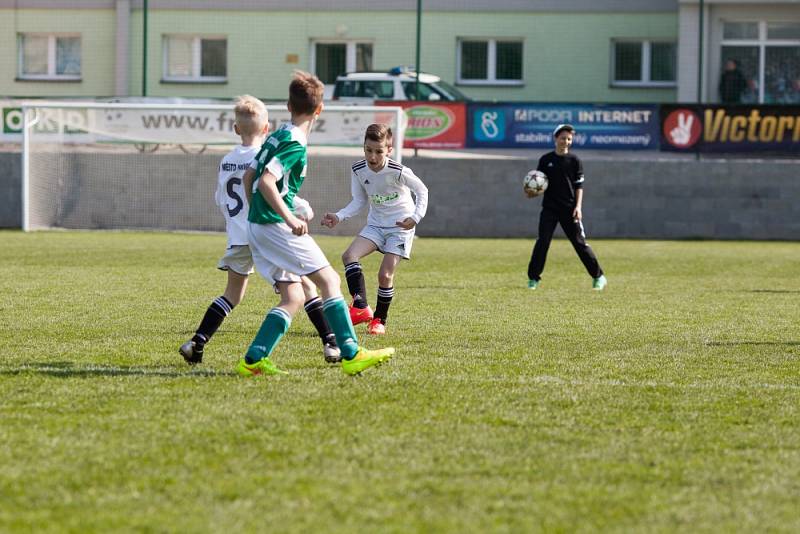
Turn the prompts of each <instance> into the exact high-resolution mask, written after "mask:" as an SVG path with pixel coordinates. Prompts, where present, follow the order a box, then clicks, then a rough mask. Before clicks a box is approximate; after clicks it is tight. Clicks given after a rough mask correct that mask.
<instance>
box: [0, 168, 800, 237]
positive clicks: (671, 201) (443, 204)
mask: <svg viewBox="0 0 800 534" xmlns="http://www.w3.org/2000/svg"><path fill="white" fill-rule="evenodd" d="M110 157H112V156H109V155H97V154H77V153H76V154H66V155H61V156H59V157H58V158H57V159H54V158H55V156H53V155H51V154H41V155H39V156H37V158H35V163H33V164H34V166H38V167H37V168H38V169H40V170H42V171H47V170H48V169H54V170H55V171H54V172H52V173H50V174H51V175H52V176H53V178H54V181H53V183H52V184H51V186H50V189H49V190H48V191H46V192H45V193H43V194H41V195H39V198H40V199H41V200H37V201H35V202H33V203H32V211H33V212H35V213H37V214H38V215H37V217H38V219H37V220H38V221H39V223H41V224H44V225H48V224H58V225H59V226H62V227H67V228H70V227H74V228H86V227H90V228H153V227H155V228H166V229H176V230H222V218H221V216H220V215H219V213H218V212H217V210H216V207H215V206H214V204H213V201H212V197H213V191H214V187H215V179H216V178H215V174H216V166H217V162H218V160H219V156H218V155H200V156H197V155H193V156H189V155H183V154H165V155H160V154H157V153H156V154H149V155H142V154H128V155H115V156H113V159H114V163H115V166H114V168H113V169H110V167H109V158H110ZM352 160H353V158H352V157H348V156H316V157H312V158H311V160H310V166H309V178H308V179H307V181H306V185H305V186H304V187H303V190H302V196H304V197H305V198H307V199H308V200H309V201H310V202H311V204H312V206H313V207H314V210H315V211H316V213H317V220H319V217H320V216H321V215H322V213H324V212H325V211H333V210H336V209H338V208H341V207H342V206H344V205H345V204H346V203H347V202H348V201H349V199H350V192H349V167H350V164H351V163H352ZM405 163H406V164H407V165H408V166H410V167H411V168H412V169H414V171H415V172H416V173H417V175H419V176H420V177H421V178H423V180H424V181H425V183H426V184H427V185H428V187H429V190H430V206H429V209H428V216H427V217H426V218H425V219H424V220H423V222H422V224H421V225H420V227H419V228H418V233H419V235H421V236H452V237H535V235H536V227H537V221H538V214H539V209H540V204H541V201H540V200H539V199H533V200H529V199H526V198H525V197H524V196H523V195H522V192H521V180H522V176H523V175H524V174H525V172H526V171H527V169H529V168H532V167H534V166H535V163H536V162H535V161H534V160H527V159H521V158H520V159H511V158H493V157H488V156H487V157H486V158H474V157H473V158H461V159H458V158H456V159H451V158H437V157H418V158H413V157H412V158H406V160H405ZM584 167H585V170H586V176H587V178H586V200H585V203H584V218H585V226H586V231H587V234H588V236H589V237H590V238H601V237H602V238H606V237H608V238H650V239H681V238H706V239H780V240H800V202H798V201H797V200H798V199H800V161H796V160H791V161H789V160H783V161H782V160H774V161H773V160H713V161H711V160H703V161H694V160H674V159H667V160H658V159H650V160H641V161H630V160H585V161H584ZM109 171H111V172H109ZM19 191H20V188H19V153H0V203H2V204H1V205H0V208H2V210H1V211H0V214H1V215H0V226H4V227H18V226H19V225H20V213H21V210H20V207H19V198H20V194H19ZM56 191H61V192H62V193H61V194H55V192H56ZM90 198H93V199H94V200H93V201H92V202H91V203H89V199H90ZM364 220H365V217H364V216H361V217H360V218H357V219H354V220H352V221H347V222H346V223H343V224H342V225H340V226H338V227H337V228H336V232H335V233H337V234H339V235H353V234H354V233H356V232H357V231H358V229H359V228H360V227H361V226H362V225H363V223H364ZM35 222H36V221H35ZM312 228H313V229H314V232H315V233H319V234H325V233H332V232H330V231H329V230H327V229H324V228H322V227H320V226H318V224H314V225H313V226H312Z"/></svg>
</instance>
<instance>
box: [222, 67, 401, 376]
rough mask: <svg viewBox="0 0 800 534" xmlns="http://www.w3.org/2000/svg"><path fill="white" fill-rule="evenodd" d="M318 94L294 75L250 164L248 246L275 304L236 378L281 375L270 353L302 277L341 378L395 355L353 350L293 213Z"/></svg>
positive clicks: (319, 263)
mask: <svg viewBox="0 0 800 534" xmlns="http://www.w3.org/2000/svg"><path fill="white" fill-rule="evenodd" d="M323 90H324V86H323V84H322V82H320V81H319V79H318V78H317V77H316V76H314V75H312V74H309V73H306V72H300V71H297V72H295V75H294V77H293V79H292V82H291V84H290V85H289V102H288V108H289V113H290V114H291V122H290V123H286V124H284V125H282V126H281V127H280V128H279V129H278V130H276V131H275V132H274V133H272V134H271V135H270V136H269V137H268V138H267V140H266V141H265V142H264V144H263V145H262V147H261V150H260V151H259V152H258V154H257V155H256V158H255V160H253V162H252V164H251V167H252V168H254V169H255V172H254V173H252V176H253V177H254V179H255V182H254V185H253V189H252V191H253V195H252V202H251V203H250V212H249V214H248V221H249V224H248V241H249V243H250V248H251V250H252V252H253V261H254V263H255V266H256V270H257V271H258V272H259V274H260V275H261V276H263V277H264V278H265V279H266V280H267V281H268V282H270V283H271V284H272V285H274V286H275V287H276V288H277V290H278V292H279V293H280V296H281V300H280V303H279V304H278V305H277V306H276V307H274V308H272V309H271V310H270V311H269V312H268V313H267V316H266V317H265V318H264V321H263V323H262V324H261V327H260V328H259V330H258V332H257V333H256V336H255V339H253V342H252V343H251V344H250V347H249V348H248V349H247V353H246V354H245V356H244V357H243V358H242V359H241V360H240V361H239V364H238V366H237V368H236V370H237V372H238V373H239V374H240V375H242V376H253V375H262V374H263V375H274V374H285V371H282V370H280V369H278V367H276V366H275V364H274V363H273V362H272V361H271V359H270V355H271V354H272V352H273V351H274V349H275V347H276V346H277V345H278V342H280V340H281V338H283V336H284V334H285V333H286V331H287V330H288V329H289V325H290V324H291V322H292V317H294V315H295V313H297V312H298V311H299V309H300V307H301V306H302V305H303V299H304V295H303V288H302V285H301V276H307V277H308V278H309V279H311V281H312V282H314V284H315V285H316V286H317V288H319V291H320V293H321V294H322V300H323V304H322V308H323V314H324V316H325V319H326V320H327V322H328V324H329V325H330V326H331V328H332V329H333V332H334V334H335V336H336V343H337V344H338V345H339V348H340V350H341V356H342V371H344V373H346V374H348V375H355V374H358V373H361V372H362V371H364V370H365V369H368V368H370V367H373V366H376V365H379V364H381V363H383V362H385V361H387V360H389V359H390V358H391V357H392V355H394V352H395V350H394V348H391V347H389V348H385V349H378V350H367V349H365V348H363V347H360V346H359V345H358V337H357V336H356V333H355V329H354V328H353V323H352V322H351V321H350V316H349V314H348V311H347V305H346V304H345V301H344V298H343V297H342V292H341V289H340V284H341V281H340V279H339V275H338V274H337V273H336V271H335V270H334V269H333V268H332V267H331V265H330V263H329V262H328V260H327V259H326V258H325V254H323V252H322V250H321V249H320V248H319V246H318V245H317V243H316V242H315V241H314V239H313V238H312V237H311V236H310V235H309V234H308V223H307V222H306V221H304V220H302V219H299V218H297V217H296V216H295V215H294V213H293V208H294V200H295V195H297V193H298V191H299V189H300V187H301V186H302V185H303V181H304V180H305V174H306V165H307V155H306V147H307V143H308V136H309V134H310V133H311V129H312V127H313V125H314V122H315V120H316V118H317V117H318V116H319V114H320V113H321V112H322V107H323V106H322V95H323ZM245 186H246V187H247V186H248V181H246V182H245Z"/></svg>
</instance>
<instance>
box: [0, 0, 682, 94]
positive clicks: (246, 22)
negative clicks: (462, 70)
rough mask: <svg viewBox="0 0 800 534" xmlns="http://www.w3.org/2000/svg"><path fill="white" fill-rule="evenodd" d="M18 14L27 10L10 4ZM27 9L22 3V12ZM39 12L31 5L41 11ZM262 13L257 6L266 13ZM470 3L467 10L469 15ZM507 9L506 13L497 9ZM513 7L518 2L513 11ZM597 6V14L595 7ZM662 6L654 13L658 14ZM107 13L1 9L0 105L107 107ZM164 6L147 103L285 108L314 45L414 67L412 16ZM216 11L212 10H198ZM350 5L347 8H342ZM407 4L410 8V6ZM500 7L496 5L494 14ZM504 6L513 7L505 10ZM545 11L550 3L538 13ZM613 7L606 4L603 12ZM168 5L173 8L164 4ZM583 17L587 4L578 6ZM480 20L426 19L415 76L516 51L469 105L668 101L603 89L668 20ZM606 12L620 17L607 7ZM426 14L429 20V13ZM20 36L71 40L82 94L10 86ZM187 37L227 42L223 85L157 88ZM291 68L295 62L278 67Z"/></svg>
mask: <svg viewBox="0 0 800 534" xmlns="http://www.w3.org/2000/svg"><path fill="white" fill-rule="evenodd" d="M21 3H22V4H26V2H21ZM28 3H30V2H28ZM44 3H46V2H40V3H39V4H37V5H44ZM267 3H268V2H267ZM475 3H476V2H472V4H475ZM505 3H506V4H508V3H509V2H505ZM517 3H518V2H517ZM606 3H607V4H608V2H606ZM668 3H669V2H658V3H657V4H658V5H661V6H663V5H665V4H668ZM101 4H102V5H107V4H109V5H108V7H107V8H106V9H99V8H98V9H16V10H14V9H2V7H3V6H4V5H5V4H3V3H2V2H0V44H2V45H3V46H2V48H0V66H1V67H2V69H0V73H2V74H0V95H3V96H22V97H36V96H113V95H115V94H116V93H117V92H118V91H117V90H116V87H115V81H116V72H115V57H116V56H115V54H116V38H115V35H116V23H117V22H116V21H117V13H116V10H115V8H114V7H115V6H114V5H113V3H109V2H105V3H98V5H101ZM139 4H141V2H135V1H133V2H130V6H131V9H132V12H131V16H130V18H129V22H130V27H129V28H128V30H129V32H130V40H129V41H130V53H129V55H128V57H129V62H130V75H129V78H128V83H127V91H128V93H129V94H130V95H132V96H139V95H141V94H142V55H143V54H142V50H143V46H142V27H143V22H142V18H143V17H142V10H141V9H140V8H137V5H139ZM160 4H165V5H172V4H175V2H151V3H150V5H151V7H150V10H149V15H148V58H147V59H148V72H147V94H148V96H161V97H175V96H181V97H198V98H211V97H218V98H230V97H231V96H234V95H237V94H242V93H251V94H255V95H258V96H259V97H262V98H266V99H275V100H279V99H283V98H285V95H284V92H285V86H286V82H287V80H288V79H289V77H290V76H291V72H292V71H293V70H294V69H297V68H300V69H304V70H308V69H310V67H311V42H312V40H313V39H345V40H347V39H365V40H370V41H372V42H374V60H373V64H374V66H375V67H376V68H378V69H388V68H390V67H393V66H396V65H413V64H414V63H415V28H416V13H415V11H414V10H413V9H404V10H397V11H387V10H386V6H384V7H383V9H382V10H379V11H366V10H361V11H352V10H351V11H346V10H337V11H310V10H307V11H277V10H266V9H262V10H250V11H248V10H246V9H244V7H246V6H247V5H249V4H258V2H250V3H249V4H248V3H242V2H238V3H237V4H241V5H239V6H238V8H237V9H226V10H219V9H214V10H202V9H189V10H177V9H156V8H154V7H153V6H154V5H156V6H158V5H160ZM206 4H207V5H210V6H216V5H217V4H219V2H217V3H214V2H206ZM350 4H352V2H350ZM411 4H413V3H411ZM501 4H502V2H501ZM511 4H514V5H516V4H515V3H514V2H511ZM541 4H542V5H543V6H544V7H548V6H550V3H548V2H543V3H541ZM611 4H614V2H610V4H609V6H610V5H611ZM175 5H177V4H175ZM585 5H586V6H589V4H585ZM510 7H513V6H510V5H509V6H506V7H505V8H502V6H501V7H500V8H499V11H497V12H493V13H491V14H487V13H486V12H468V11H466V10H462V11H450V10H446V11H426V12H425V14H424V17H423V23H422V51H423V54H422V61H421V66H422V69H423V70H425V71H428V72H434V73H437V74H439V75H441V76H442V77H443V78H444V79H445V80H447V81H450V82H453V81H454V80H455V78H456V71H457V64H456V63H457V42H458V38H459V37H464V36H466V37H487V38H496V37H515V38H523V39H524V55H523V57H524V65H523V76H524V85H523V86H521V87H497V86H494V87H474V86H463V87H462V89H463V90H464V92H465V93H466V94H468V95H469V96H472V97H473V98H476V99H479V100H498V101H503V100H510V101H573V102H671V101H674V100H675V95H676V90H675V89H631V88H626V89H621V88H611V87H610V84H609V80H610V73H609V64H610V56H611V46H610V45H611V39H612V38H614V37H637V38H674V39H676V38H677V33H678V30H677V21H678V18H677V12H676V11H674V10H673V11H666V12H664V11H662V12H653V11H652V10H647V11H642V12H635V11H634V12H631V11H626V12H622V11H616V12H611V13H609V12H606V13H602V12H598V11H599V10H598V9H597V8H596V6H595V4H591V6H589V7H586V11H585V12H582V13H576V12H574V11H573V12H569V11H565V10H564V8H563V7H562V8H561V9H559V10H552V11H538V12H537V11H532V9H535V6H534V7H533V8H530V9H527V10H521V9H520V10H518V11H510V10H509V8H510ZM617 8H619V7H618V6H617ZM431 9H432V8H431ZM24 31H42V32H48V31H64V32H66V31H70V32H80V33H81V34H82V37H83V39H82V52H83V61H82V69H83V80H82V81H81V82H78V83H76V82H50V81H48V82H31V81H26V82H17V81H14V73H16V69H17V57H16V53H17V52H16V51H17V43H16V34H17V33H18V32H24ZM169 33H193V34H208V35H225V36H227V38H228V81H227V83H224V84H208V83H201V84H194V83H163V82H162V77H163V70H164V69H163V51H162V47H163V35H164V34H169ZM288 56H295V57H296V58H297V61H296V62H288Z"/></svg>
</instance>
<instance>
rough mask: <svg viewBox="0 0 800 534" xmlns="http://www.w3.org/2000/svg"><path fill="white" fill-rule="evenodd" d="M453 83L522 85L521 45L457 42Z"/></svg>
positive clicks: (508, 41)
mask: <svg viewBox="0 0 800 534" xmlns="http://www.w3.org/2000/svg"><path fill="white" fill-rule="evenodd" d="M456 81H457V83H460V84H464V85H522V41H521V40H519V39H504V40H499V39H461V40H460V41H459V42H458V79H457V80H456Z"/></svg>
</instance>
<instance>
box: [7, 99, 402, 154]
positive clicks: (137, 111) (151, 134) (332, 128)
mask: <svg viewBox="0 0 800 534" xmlns="http://www.w3.org/2000/svg"><path fill="white" fill-rule="evenodd" d="M22 104H23V103H22V102H21V101H13V100H0V110H2V111H1V113H2V119H3V128H2V133H1V134H0V142H17V143H18V142H21V141H22V124H23V120H22V119H23V117H22ZM25 104H26V106H30V108H29V117H28V120H29V122H30V123H31V124H32V126H31V131H32V132H31V133H32V134H33V135H36V136H37V137H38V136H45V137H49V138H51V139H52V140H53V141H57V142H62V143H70V142H72V143H105V142H110V143H115V142H116V143H148V144H150V143H152V144H161V143H165V144H167V143H171V144H178V143H180V144H203V145H215V144H236V143H238V142H239V138H238V136H237V135H236V134H235V133H234V131H233V121H234V114H233V108H232V106H231V105H225V104H207V105H196V104H195V105H193V106H192V105H191V104H185V105H184V107H182V106H181V105H180V104H175V105H174V106H169V105H167V104H163V103H162V104H157V106H158V107H156V106H154V107H147V105H145V104H122V103H107V105H103V104H106V103H96V102H92V103H78V102H64V103H63V105H61V106H59V105H58V104H57V103H55V102H42V103H41V104H38V103H37V102H35V101H31V102H25ZM38 106H41V107H38ZM198 108H201V109H198ZM268 110H269V122H270V129H271V130H272V129H274V128H276V127H277V126H278V125H280V124H281V123H283V122H286V121H288V120H289V119H290V116H289V112H288V111H287V110H286V108H285V106H268ZM398 116H400V117H402V114H398V113H397V110H395V109H392V108H363V107H356V106H347V107H338V108H336V109H335V111H333V110H331V112H327V113H326V112H323V113H322V115H321V116H320V117H319V119H318V120H317V121H316V123H315V126H314V130H313V131H312V135H311V142H312V144H314V145H323V146H360V145H361V144H362V143H363V140H364V131H365V130H366V128H367V126H368V125H370V124H372V123H376V122H380V123H386V124H389V125H390V126H391V127H392V128H393V129H394V130H395V131H396V132H397V131H399V130H400V126H402V125H398V124H397V118H398Z"/></svg>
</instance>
